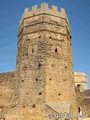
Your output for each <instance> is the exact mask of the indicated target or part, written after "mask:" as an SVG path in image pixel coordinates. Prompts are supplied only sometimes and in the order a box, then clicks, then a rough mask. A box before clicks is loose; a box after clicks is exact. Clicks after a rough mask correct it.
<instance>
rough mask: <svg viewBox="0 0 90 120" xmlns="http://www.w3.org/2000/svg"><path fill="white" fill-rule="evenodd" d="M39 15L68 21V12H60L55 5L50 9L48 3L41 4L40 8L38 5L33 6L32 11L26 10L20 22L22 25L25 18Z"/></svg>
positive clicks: (61, 10)
mask: <svg viewBox="0 0 90 120" xmlns="http://www.w3.org/2000/svg"><path fill="white" fill-rule="evenodd" d="M39 14H48V15H52V16H56V17H61V18H64V19H66V20H67V21H68V19H67V15H66V12H65V10H64V9H63V8H61V9H60V10H58V7H57V6H54V5H52V6H51V8H49V6H48V4H47V3H41V6H40V7H39V6H37V5H34V6H32V9H31V10H30V9H29V8H26V9H25V10H24V13H23V15H22V18H21V20H20V25H21V23H22V21H23V19H24V18H28V17H33V16H37V15H39Z"/></svg>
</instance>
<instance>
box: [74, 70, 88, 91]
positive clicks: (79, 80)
mask: <svg viewBox="0 0 90 120" xmlns="http://www.w3.org/2000/svg"><path fill="white" fill-rule="evenodd" d="M74 82H75V86H76V87H79V89H80V92H83V91H84V90H87V88H88V87H87V76H86V74H85V73H83V72H74Z"/></svg>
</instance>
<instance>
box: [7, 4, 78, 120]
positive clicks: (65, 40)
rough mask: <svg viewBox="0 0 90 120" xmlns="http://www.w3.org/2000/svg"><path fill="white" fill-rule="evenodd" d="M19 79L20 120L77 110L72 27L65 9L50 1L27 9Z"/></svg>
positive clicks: (19, 53) (21, 36)
mask: <svg viewBox="0 0 90 120" xmlns="http://www.w3.org/2000/svg"><path fill="white" fill-rule="evenodd" d="M16 80H17V94H18V109H19V108H20V112H19V110H18V109H16V111H15V112H14V116H15V114H17V116H18V117H17V120H22V119H24V120H36V119H37V120H42V119H43V120H48V117H47V114H48V113H54V112H55V113H61V112H62V113H76V112H77V106H76V99H75V87H74V72H73V63H72V50H71V36H70V28H69V23H68V18H67V15H66V13H65V10H64V9H61V10H60V11H58V9H57V7H56V6H52V7H51V8H48V4H46V3H43V4H41V7H40V8H38V6H37V5H35V6H33V7H32V10H31V11H30V10H29V9H28V8H26V9H25V11H24V13H23V15H22V18H21V21H20V26H19V32H18V51H17V63H16ZM23 109H24V110H23ZM17 111H18V112H17ZM21 111H23V112H21ZM8 116H9V115H8ZM21 116H22V117H21ZM23 116H25V118H23ZM20 117H21V118H20ZM7 120H13V117H12V118H11V117H7Z"/></svg>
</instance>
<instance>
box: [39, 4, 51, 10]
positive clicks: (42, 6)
mask: <svg viewBox="0 0 90 120" xmlns="http://www.w3.org/2000/svg"><path fill="white" fill-rule="evenodd" d="M47 9H49V8H48V4H47V3H41V10H47Z"/></svg>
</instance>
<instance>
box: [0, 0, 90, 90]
mask: <svg viewBox="0 0 90 120" xmlns="http://www.w3.org/2000/svg"><path fill="white" fill-rule="evenodd" d="M42 2H47V3H49V7H50V6H51V5H56V6H58V8H59V9H60V8H65V10H66V12H67V15H68V18H69V22H70V29H71V35H72V53H73V64H74V71H78V72H85V73H86V74H87V77H88V84H89V88H90V0H2V1H0V72H7V71H13V70H15V67H16V48H17V39H18V38H17V32H18V26H19V21H20V18H21V15H22V13H23V11H24V9H25V8H26V7H29V8H30V9H31V6H33V5H35V4H38V5H39V6H40V3H42Z"/></svg>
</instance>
